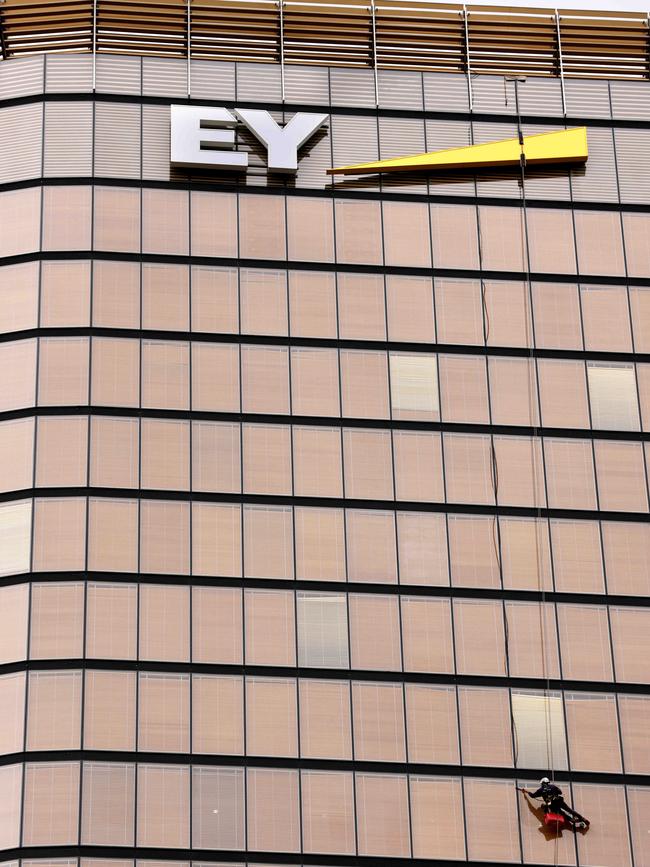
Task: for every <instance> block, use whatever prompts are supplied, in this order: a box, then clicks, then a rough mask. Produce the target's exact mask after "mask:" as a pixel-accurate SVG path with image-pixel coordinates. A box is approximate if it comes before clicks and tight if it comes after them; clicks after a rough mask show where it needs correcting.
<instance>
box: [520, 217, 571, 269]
mask: <svg viewBox="0 0 650 867" xmlns="http://www.w3.org/2000/svg"><path fill="white" fill-rule="evenodd" d="M526 220H527V229H528V244H529V248H530V268H531V271H540V272H550V273H552V274H574V273H575V270H576V255H575V246H574V240H573V219H572V216H571V211H568V210H567V211H565V210H558V209H557V208H553V209H550V208H527V211H526Z"/></svg>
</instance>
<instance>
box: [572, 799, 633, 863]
mask: <svg viewBox="0 0 650 867" xmlns="http://www.w3.org/2000/svg"><path fill="white" fill-rule="evenodd" d="M573 796H574V798H575V803H576V806H577V809H578V810H580V812H581V813H582V814H583V815H585V816H588V817H589V819H590V820H591V823H592V826H594V827H596V829H597V830H596V833H595V834H593V835H592V834H591V827H592V826H590V829H589V834H585V835H584V836H583V835H582V834H579V835H577V843H578V858H579V859H580V864H599V865H603V867H627V865H629V864H631V863H632V862H631V860H630V838H629V832H628V823H627V810H626V806H625V793H624V790H623V787H622V786H606V785H598V786H594V785H588V784H580V783H574V784H573ZM637 867H638V865H637Z"/></svg>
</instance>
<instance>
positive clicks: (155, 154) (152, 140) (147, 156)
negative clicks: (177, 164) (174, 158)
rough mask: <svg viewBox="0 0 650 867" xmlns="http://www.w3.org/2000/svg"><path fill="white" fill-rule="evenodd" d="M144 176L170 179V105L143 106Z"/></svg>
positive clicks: (152, 178) (159, 179)
mask: <svg viewBox="0 0 650 867" xmlns="http://www.w3.org/2000/svg"><path fill="white" fill-rule="evenodd" d="M142 178H143V180H152V181H168V180H169V106H167V105H143V106H142Z"/></svg>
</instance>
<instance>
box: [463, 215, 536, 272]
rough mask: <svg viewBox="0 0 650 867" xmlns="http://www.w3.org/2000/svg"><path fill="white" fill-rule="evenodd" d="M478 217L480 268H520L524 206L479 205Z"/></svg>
mask: <svg viewBox="0 0 650 867" xmlns="http://www.w3.org/2000/svg"><path fill="white" fill-rule="evenodd" d="M479 218H480V221H481V259H482V265H483V268H485V269H486V270H488V271H523V270H524V266H525V262H526V249H525V239H524V211H523V209H522V208H505V207H503V208H501V207H495V208H493V207H485V206H481V207H479ZM465 267H467V266H465Z"/></svg>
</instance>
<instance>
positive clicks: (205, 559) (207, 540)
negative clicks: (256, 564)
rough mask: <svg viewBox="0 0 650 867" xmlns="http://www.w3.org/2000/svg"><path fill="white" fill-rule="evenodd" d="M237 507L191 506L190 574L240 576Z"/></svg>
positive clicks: (240, 547)
mask: <svg viewBox="0 0 650 867" xmlns="http://www.w3.org/2000/svg"><path fill="white" fill-rule="evenodd" d="M241 533H242V529H241V507H240V506H239V505H235V506H231V505H226V504H221V503H197V502H194V503H192V574H193V575H221V576H226V577H238V576H240V575H241V574H242V544H241Z"/></svg>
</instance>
